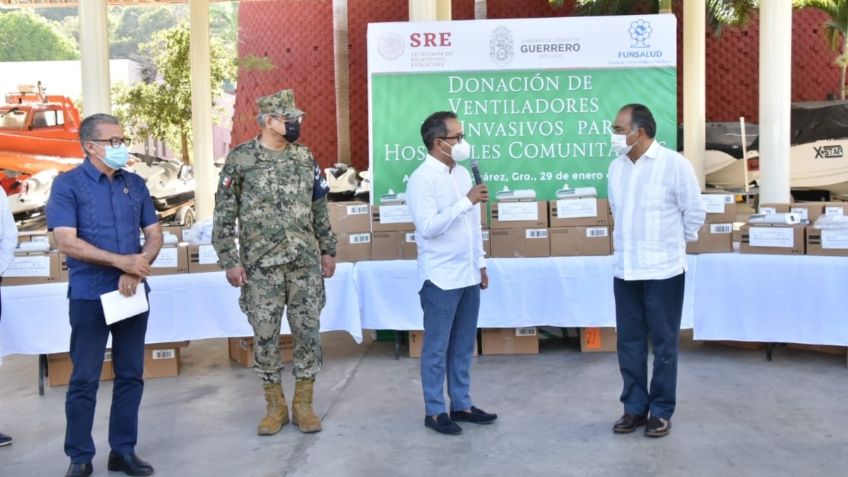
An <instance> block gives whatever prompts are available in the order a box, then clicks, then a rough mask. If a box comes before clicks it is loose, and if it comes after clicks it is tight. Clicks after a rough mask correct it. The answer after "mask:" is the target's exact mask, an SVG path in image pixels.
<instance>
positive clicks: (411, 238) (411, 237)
mask: <svg viewBox="0 0 848 477" xmlns="http://www.w3.org/2000/svg"><path fill="white" fill-rule="evenodd" d="M406 243H415V232H407V234H406Z"/></svg>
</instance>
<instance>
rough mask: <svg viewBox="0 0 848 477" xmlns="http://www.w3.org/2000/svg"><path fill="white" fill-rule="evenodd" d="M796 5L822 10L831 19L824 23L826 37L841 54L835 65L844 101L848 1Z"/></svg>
mask: <svg viewBox="0 0 848 477" xmlns="http://www.w3.org/2000/svg"><path fill="white" fill-rule="evenodd" d="M795 5H796V6H798V7H811V8H815V9H818V10H821V11H823V12H824V13H826V14H827V16H829V17H830V18H828V19H827V21H825V22H824V37H825V39H827V43H828V45H830V48H831V49H832V50H833V51H835V52H837V53H839V56H838V57H837V58H836V60H834V63H835V64H836V66H838V67H839V99H843V100H844V99H845V73H846V69H848V41H846V37H848V0H797V1H796V2H795Z"/></svg>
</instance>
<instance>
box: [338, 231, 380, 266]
mask: <svg viewBox="0 0 848 477" xmlns="http://www.w3.org/2000/svg"><path fill="white" fill-rule="evenodd" d="M336 237H337V238H338V243H337V244H336V261H337V262H364V261H366V260H371V234H370V233H367V232H358V233H350V234H349V233H340V234H336Z"/></svg>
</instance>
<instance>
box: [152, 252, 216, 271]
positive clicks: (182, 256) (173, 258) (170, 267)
mask: <svg viewBox="0 0 848 477" xmlns="http://www.w3.org/2000/svg"><path fill="white" fill-rule="evenodd" d="M216 266H217V265H216ZM180 273H188V247H187V246H185V245H178V246H176V247H174V246H171V245H169V246H166V247H162V248H161V249H160V250H159V255H157V256H156V260H154V261H153V263H152V264H150V274H151V275H177V274H180Z"/></svg>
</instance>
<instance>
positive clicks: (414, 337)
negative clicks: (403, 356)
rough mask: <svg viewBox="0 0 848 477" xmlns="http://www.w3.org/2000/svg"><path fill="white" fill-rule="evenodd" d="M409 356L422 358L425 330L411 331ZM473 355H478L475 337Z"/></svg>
mask: <svg viewBox="0 0 848 477" xmlns="http://www.w3.org/2000/svg"><path fill="white" fill-rule="evenodd" d="M407 342H408V343H409V357H410V358H420V357H421V347H422V346H423V345H424V332H423V331H421V330H411V331H410V332H409V339H408V341H407ZM471 356H477V338H476V337H475V338H474V351H473V352H472V353H471Z"/></svg>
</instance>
